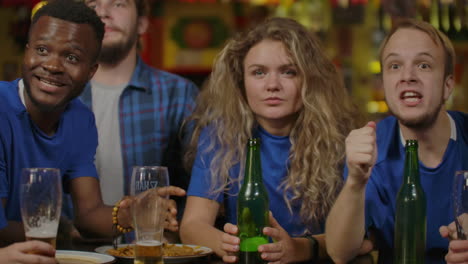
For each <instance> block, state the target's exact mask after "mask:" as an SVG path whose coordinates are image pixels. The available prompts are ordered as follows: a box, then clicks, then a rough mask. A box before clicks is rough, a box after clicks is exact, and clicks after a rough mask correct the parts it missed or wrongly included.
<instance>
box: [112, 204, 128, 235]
mask: <svg viewBox="0 0 468 264" xmlns="http://www.w3.org/2000/svg"><path fill="white" fill-rule="evenodd" d="M121 201H122V200H120V201H118V202H117V203H116V204H115V205H114V208H113V209H112V224H114V226H115V228H117V230H118V231H119V232H120V233H128V232H130V231H132V230H133V228H132V227H127V228H125V227H123V226H121V225H119V220H118V219H117V214H118V213H119V204H120V202H121Z"/></svg>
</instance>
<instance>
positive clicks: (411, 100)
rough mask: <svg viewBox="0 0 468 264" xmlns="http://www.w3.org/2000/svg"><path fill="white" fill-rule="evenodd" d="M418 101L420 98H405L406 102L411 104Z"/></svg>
mask: <svg viewBox="0 0 468 264" xmlns="http://www.w3.org/2000/svg"><path fill="white" fill-rule="evenodd" d="M418 100H419V98H416V97H410V98H405V101H407V102H409V103H414V102H417V101H418Z"/></svg>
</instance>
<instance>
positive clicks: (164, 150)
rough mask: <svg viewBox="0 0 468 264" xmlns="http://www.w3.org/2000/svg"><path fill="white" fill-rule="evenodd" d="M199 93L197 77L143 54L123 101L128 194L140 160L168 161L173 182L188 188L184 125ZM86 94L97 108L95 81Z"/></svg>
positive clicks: (121, 117)
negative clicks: (164, 67)
mask: <svg viewBox="0 0 468 264" xmlns="http://www.w3.org/2000/svg"><path fill="white" fill-rule="evenodd" d="M197 93H198V88H197V87H196V86H195V85H194V84H193V83H192V82H190V81H188V80H186V79H184V78H182V77H179V76H177V75H174V74H171V73H168V72H164V71H160V70H157V69H154V68H152V67H150V66H148V65H147V64H145V63H144V62H143V61H142V60H141V59H140V58H138V60H137V65H136V68H135V71H134V73H133V75H132V78H131V80H130V83H129V84H128V85H127V87H126V88H125V89H124V90H123V92H122V94H121V95H120V102H119V122H120V138H121V147H122V161H123V168H124V185H125V187H124V188H125V194H129V189H130V179H131V174H132V167H133V166H139V165H148V166H150V165H160V166H167V167H168V169H169V177H170V183H171V185H176V186H179V187H182V188H184V189H187V187H188V184H189V181H190V176H189V174H188V173H187V172H185V171H184V170H183V168H182V154H183V149H182V148H183V145H184V144H183V143H182V142H187V141H186V140H188V137H189V136H190V133H188V132H187V131H180V128H181V125H182V122H183V120H184V118H186V117H187V116H189V115H190V114H191V113H192V111H193V109H194V107H195V98H196V95H197ZM81 99H82V100H83V102H84V103H85V104H86V105H88V106H89V107H90V108H92V95H91V85H90V83H88V85H87V86H86V88H85V90H84V91H83V93H82V95H81Z"/></svg>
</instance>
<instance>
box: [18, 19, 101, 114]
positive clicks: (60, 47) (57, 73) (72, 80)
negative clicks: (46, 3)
mask: <svg viewBox="0 0 468 264" xmlns="http://www.w3.org/2000/svg"><path fill="white" fill-rule="evenodd" d="M98 48H99V42H98V40H97V39H96V37H95V33H94V31H93V29H92V27H91V26H90V25H88V24H75V23H72V22H68V21H65V20H61V19H58V18H53V17H49V16H43V17H41V18H39V20H38V21H37V22H36V23H35V24H34V25H33V26H32V28H31V31H30V33H29V41H28V45H27V46H26V51H25V55H24V59H23V79H24V84H25V90H26V95H27V96H26V101H27V103H28V102H29V101H30V102H31V103H32V104H33V106H34V108H35V109H38V110H39V111H62V110H63V109H64V107H65V106H66V105H67V104H68V102H70V101H71V100H72V99H73V98H75V97H77V96H78V95H80V93H81V92H82V91H83V89H84V87H85V85H86V83H87V82H88V81H89V80H90V79H91V77H92V76H93V75H94V73H95V72H96V69H97V67H98V66H97V63H96V56H97V53H98ZM28 110H30V109H28Z"/></svg>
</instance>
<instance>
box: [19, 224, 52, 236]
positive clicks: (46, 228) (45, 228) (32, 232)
mask: <svg viewBox="0 0 468 264" xmlns="http://www.w3.org/2000/svg"><path fill="white" fill-rule="evenodd" d="M26 228H27V227H26ZM57 228H58V223H56V222H49V223H42V225H41V226H40V227H36V228H27V229H28V230H27V231H26V232H25V234H26V236H29V237H55V236H56V235H57Z"/></svg>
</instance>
